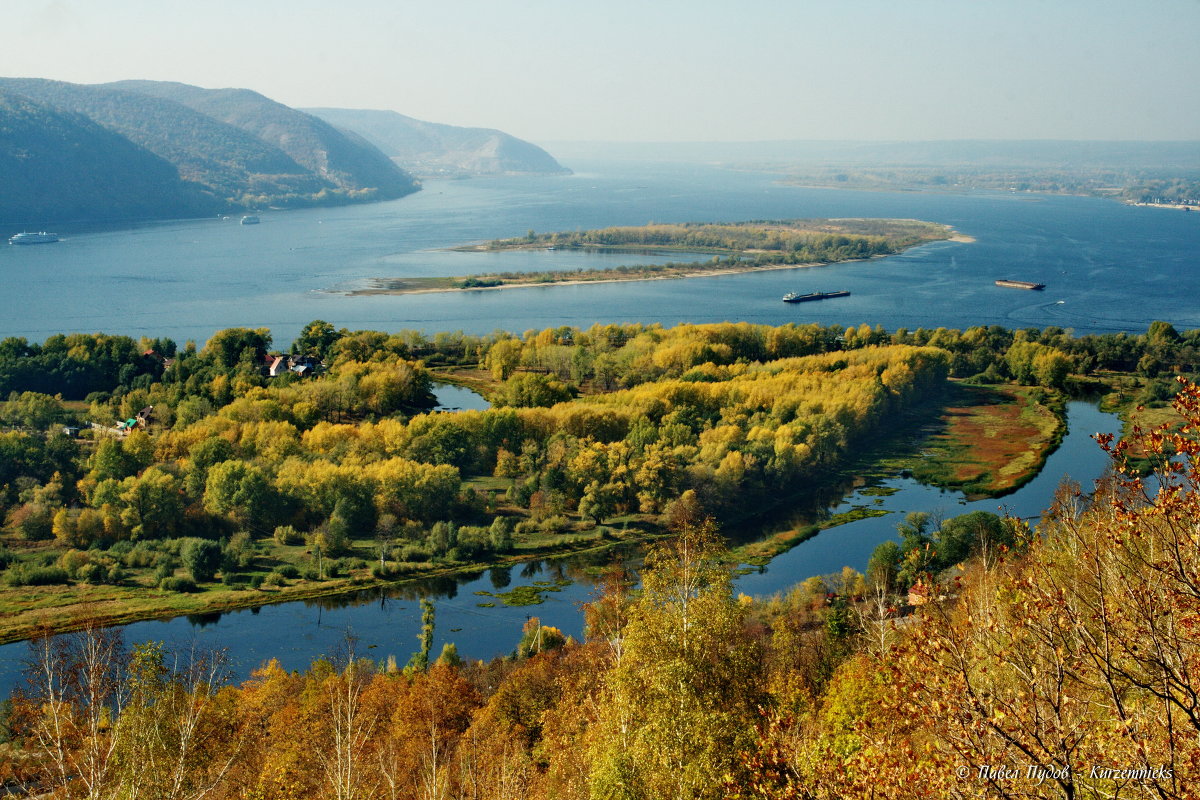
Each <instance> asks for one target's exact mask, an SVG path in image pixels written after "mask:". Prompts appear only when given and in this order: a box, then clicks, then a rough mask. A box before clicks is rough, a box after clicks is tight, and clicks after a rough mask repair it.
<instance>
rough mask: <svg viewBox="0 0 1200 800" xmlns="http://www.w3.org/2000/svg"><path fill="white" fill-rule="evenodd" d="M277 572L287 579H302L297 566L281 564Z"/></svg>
mask: <svg viewBox="0 0 1200 800" xmlns="http://www.w3.org/2000/svg"><path fill="white" fill-rule="evenodd" d="M275 571H276V572H277V573H279V574H280V575H282V576H283V577H285V578H298V577H300V569H299V568H298V567H297V566H296V565H295V564H280V565H279V566H278V567H276V568H275Z"/></svg>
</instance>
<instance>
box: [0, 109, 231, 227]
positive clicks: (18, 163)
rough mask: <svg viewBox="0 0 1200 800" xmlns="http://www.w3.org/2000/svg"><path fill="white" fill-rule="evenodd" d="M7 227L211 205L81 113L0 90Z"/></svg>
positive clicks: (0, 171)
mask: <svg viewBox="0 0 1200 800" xmlns="http://www.w3.org/2000/svg"><path fill="white" fill-rule="evenodd" d="M0 186H2V187H3V191H0V221H3V222H9V223H12V224H14V225H16V224H20V225H25V226H30V227H37V226H40V225H44V224H46V223H47V222H51V221H56V220H63V219H73V220H97V221H99V220H117V219H127V218H142V217H159V216H194V215H196V214H200V213H204V212H205V211H206V210H207V208H208V207H209V206H210V205H211V204H212V199H211V197H206V196H205V195H204V193H203V192H202V191H201V190H200V189H199V187H197V186H196V185H195V184H191V183H188V182H185V181H182V180H180V177H179V173H178V171H177V170H176V169H175V167H173V166H172V165H171V164H170V163H168V162H167V161H165V160H164V159H162V158H160V157H159V156H157V155H155V154H154V153H152V152H150V151H149V150H147V149H145V148H143V147H140V146H139V145H137V144H134V143H133V142H131V141H130V140H129V139H127V138H125V137H123V136H121V135H119V134H117V133H115V132H113V131H111V130H109V129H107V128H104V127H101V126H100V125H98V124H96V123H95V122H93V121H92V120H90V119H88V118H87V117H85V116H83V115H81V114H75V113H70V112H63V111H59V110H57V109H55V108H52V107H50V106H47V105H43V104H40V103H36V102H34V101H32V100H29V99H28V98H25V97H22V96H20V95H15V94H11V93H8V92H4V91H0Z"/></svg>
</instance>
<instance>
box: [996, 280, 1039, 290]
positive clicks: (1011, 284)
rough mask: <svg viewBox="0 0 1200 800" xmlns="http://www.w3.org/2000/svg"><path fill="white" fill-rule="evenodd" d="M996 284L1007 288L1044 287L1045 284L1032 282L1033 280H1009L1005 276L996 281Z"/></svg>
mask: <svg viewBox="0 0 1200 800" xmlns="http://www.w3.org/2000/svg"><path fill="white" fill-rule="evenodd" d="M996 285H997V286H1003V287H1005V288H1008V289H1045V288H1046V284H1044V283H1034V282H1033V281H1010V280H1008V279H1006V278H1001V279H1000V280H998V281H996Z"/></svg>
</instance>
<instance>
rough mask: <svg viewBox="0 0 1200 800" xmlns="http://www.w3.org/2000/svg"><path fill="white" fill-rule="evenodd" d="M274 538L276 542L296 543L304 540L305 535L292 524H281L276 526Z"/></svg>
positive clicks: (284, 543)
mask: <svg viewBox="0 0 1200 800" xmlns="http://www.w3.org/2000/svg"><path fill="white" fill-rule="evenodd" d="M274 538H275V543H276V544H282V545H295V544H300V543H301V542H303V541H304V535H303V534H302V533H300V531H298V530H296V529H295V528H293V527H292V526H291V525H280V526H279V527H278V528H276V529H275V535H274Z"/></svg>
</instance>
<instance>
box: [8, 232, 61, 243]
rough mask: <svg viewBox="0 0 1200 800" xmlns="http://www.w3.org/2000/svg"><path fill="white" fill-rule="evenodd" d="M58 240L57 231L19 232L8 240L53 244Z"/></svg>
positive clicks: (11, 241)
mask: <svg viewBox="0 0 1200 800" xmlns="http://www.w3.org/2000/svg"><path fill="white" fill-rule="evenodd" d="M57 241H58V234H57V233H46V232H45V231H42V232H40V233H18V234H17V235H16V236H13V237H11V238H10V239H9V240H8V243H9V244H51V243H53V242H57Z"/></svg>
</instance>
